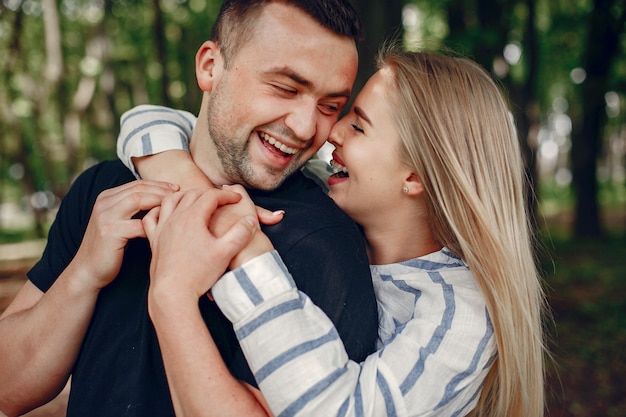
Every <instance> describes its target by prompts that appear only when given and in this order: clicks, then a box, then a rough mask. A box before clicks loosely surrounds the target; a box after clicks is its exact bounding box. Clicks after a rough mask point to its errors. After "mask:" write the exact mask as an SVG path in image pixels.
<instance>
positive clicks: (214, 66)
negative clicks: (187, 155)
mask: <svg viewBox="0 0 626 417" xmlns="http://www.w3.org/2000/svg"><path fill="white" fill-rule="evenodd" d="M356 22H357V20H356V17H355V15H354V12H353V10H352V9H351V8H350V7H349V5H348V4H347V3H346V2H344V1H340V0H320V1H318V2H310V1H264V2H261V1H242V0H235V1H226V2H225V4H224V5H223V6H222V10H221V11H220V15H219V16H218V19H217V22H216V28H214V32H213V34H212V41H209V42H205V43H204V44H203V45H202V46H201V47H200V50H199V51H198V54H197V57H196V74H197V78H198V85H199V86H200V87H201V88H202V89H203V90H204V91H205V94H204V98H203V102H202V106H201V109H200V113H199V121H198V124H197V126H196V127H195V129H194V134H193V141H192V145H191V153H192V156H193V159H194V161H195V162H197V164H198V165H199V166H200V167H201V169H202V171H203V172H204V174H206V175H207V177H208V178H209V180H210V181H211V182H212V183H213V184H215V185H222V184H230V183H242V184H245V185H246V186H247V187H249V188H250V189H253V188H256V189H258V191H256V192H255V191H252V192H251V193H252V194H253V195H254V197H253V198H254V200H255V203H256V204H258V205H260V206H263V207H266V208H269V209H271V210H277V209H286V211H287V214H286V215H285V218H284V220H283V221H282V222H281V223H279V224H278V225H276V226H274V227H267V228H266V229H265V231H266V233H267V234H268V236H269V237H270V239H272V241H273V244H274V246H275V247H276V248H277V250H279V251H280V252H281V253H282V254H283V257H284V258H285V262H286V263H287V264H288V266H289V268H290V269H291V271H292V274H293V275H294V279H295V280H296V281H297V282H298V286H299V287H300V288H301V289H302V290H303V291H305V292H307V293H309V296H310V297H311V298H312V299H313V300H314V301H315V302H316V304H318V305H319V306H320V307H321V308H323V309H324V310H325V311H326V313H327V314H328V315H329V317H330V318H331V319H332V320H333V321H334V322H335V324H336V326H337V328H338V330H339V333H340V335H341V337H342V339H343V340H344V343H345V344H346V346H347V347H348V351H349V354H350V356H351V357H352V358H353V359H355V360H361V359H363V358H364V357H365V356H366V355H367V354H368V353H369V352H370V350H371V349H372V348H373V347H374V341H375V338H376V330H377V318H376V307H375V299H374V295H373V291H372V288H371V281H370V276H369V268H368V263H367V259H366V256H365V248H364V246H363V242H362V240H361V236H360V234H359V231H358V229H357V228H356V226H355V225H354V224H353V223H352V222H350V221H349V219H348V218H347V216H345V215H344V214H343V213H342V212H341V211H340V210H339V209H338V208H337V207H336V206H335V205H334V204H333V203H332V202H331V201H330V200H328V199H327V197H325V196H324V195H323V193H321V192H320V191H319V189H318V188H317V187H316V186H315V185H313V184H311V183H310V182H308V181H307V180H306V179H305V178H304V177H303V176H302V174H301V173H300V172H299V171H298V169H299V167H300V166H301V165H302V164H303V163H304V162H305V161H306V160H307V159H308V158H309V157H311V156H312V155H313V154H314V153H315V152H316V151H317V149H318V148H319V147H320V146H321V144H322V143H323V141H324V140H325V139H326V137H327V135H328V133H329V130H330V128H331V126H332V125H333V123H334V122H335V121H336V119H337V116H338V114H339V112H340V110H341V108H342V107H343V106H344V105H345V104H346V102H347V100H348V96H349V94H350V89H351V86H352V83H353V81H354V78H355V75H356V70H357V53H356V45H355V36H356V33H357V32H358V23H356ZM276 143H278V144H279V146H278V147H279V148H281V149H280V150H279V149H278V148H277V146H276ZM283 145H284V146H283ZM132 180H133V177H132V174H131V173H130V172H129V171H128V170H126V169H125V168H124V167H123V166H122V165H121V164H120V163H119V162H105V163H102V164H99V165H97V166H96V167H94V168H92V169H90V170H88V171H87V172H86V173H84V174H83V175H82V176H81V177H80V178H79V179H78V180H77V181H76V183H75V184H74V185H73V187H72V189H71V190H70V192H69V193H68V195H67V196H66V198H65V199H64V201H63V204H62V207H61V208H60V211H59V215H58V217H57V220H56V221H55V224H54V225H53V227H52V228H51V230H50V235H49V244H48V246H47V248H46V251H45V252H44V255H43V258H42V260H41V261H40V262H39V263H38V264H37V265H36V266H35V267H34V268H33V269H32V270H31V271H30V272H29V281H28V282H27V283H26V284H25V285H24V287H23V288H22V290H21V291H20V292H19V294H18V295H17V297H16V298H15V300H14V301H13V303H12V304H11V305H10V306H9V307H8V308H7V310H6V311H5V313H4V314H3V316H2V318H1V319H0V357H2V358H3V360H2V361H1V363H0V410H1V411H2V412H4V413H5V414H7V415H18V414H21V413H23V412H25V411H27V410H29V409H32V408H34V407H36V406H38V405H41V404H43V403H45V402H46V401H48V400H49V399H50V398H52V397H54V395H56V393H58V392H59V391H60V390H61V389H62V387H63V386H64V385H65V383H66V381H67V380H68V377H69V376H70V375H71V376H72V389H71V392H70V400H69V405H68V416H90V417H91V416H100V415H102V416H118V415H128V416H160V415H167V416H170V415H173V413H174V412H173V407H172V401H171V398H170V396H169V390H168V384H167V379H166V375H165V371H164V367H163V360H162V357H161V350H160V348H159V341H158V340H157V335H156V333H155V331H154V328H153V326H152V323H151V320H150V317H149V315H148V308H147V293H148V287H149V273H148V271H149V264H150V249H149V246H148V243H147V241H146V240H145V239H135V238H138V237H144V236H145V233H144V231H143V228H142V227H141V223H140V221H139V220H137V219H136V216H135V215H136V213H137V212H139V211H143V210H149V209H151V208H153V207H156V206H158V205H160V203H161V201H162V199H163V198H164V197H165V196H168V195H170V194H172V192H173V191H174V189H175V188H176V187H173V188H172V187H170V186H169V185H167V184H164V183H158V182H149V181H146V182H139V183H137V182H133V183H129V182H131V181H132ZM126 183H128V184H126ZM111 187H116V188H113V189H110V188H111ZM108 189H110V190H108ZM103 190H107V191H104V192H102V191H103ZM101 192H102V194H101V195H100V196H99V197H97V198H96V196H98V194H99V193H101ZM92 208H93V213H92ZM90 217H91V219H90ZM89 219H90V220H89ZM81 242H82V243H81ZM122 256H123V257H122ZM287 259H289V260H287ZM120 266H121V269H120ZM118 270H119V273H118V272H117V271H118ZM181 274H184V271H181ZM199 306H200V309H201V311H202V317H203V320H204V321H205V322H206V324H207V326H208V328H209V329H210V332H211V335H212V336H213V338H214V339H215V342H216V343H217V345H218V348H220V352H221V353H222V355H223V357H224V360H225V362H226V363H227V364H228V365H229V369H230V371H231V372H232V373H233V374H234V376H235V377H236V378H238V379H241V380H243V381H246V382H247V383H249V384H254V380H253V379H252V377H251V375H250V372H249V370H248V368H247V365H246V364H245V360H244V359H243V356H242V354H241V351H240V350H237V349H236V347H237V345H236V340H235V337H234V335H233V333H232V328H230V324H229V323H228V322H227V321H226V320H225V319H224V318H223V316H221V314H220V313H219V310H218V309H217V308H216V307H215V306H214V305H213V304H212V303H211V302H210V301H209V300H208V299H207V297H200V300H199ZM181 324H182V323H181ZM213 411H215V410H213Z"/></svg>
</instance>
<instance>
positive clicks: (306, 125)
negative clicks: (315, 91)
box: [285, 99, 318, 141]
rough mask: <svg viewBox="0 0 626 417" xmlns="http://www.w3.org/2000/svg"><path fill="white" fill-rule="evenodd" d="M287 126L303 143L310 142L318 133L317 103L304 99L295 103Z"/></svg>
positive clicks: (286, 121)
mask: <svg viewBox="0 0 626 417" xmlns="http://www.w3.org/2000/svg"><path fill="white" fill-rule="evenodd" d="M293 104H294V106H293V107H292V108H291V110H290V112H289V114H288V115H287V118H286V120H285V124H286V125H287V127H288V128H290V129H291V130H292V131H293V132H294V134H295V135H296V137H297V138H298V139H300V140H303V141H308V140H309V139H311V138H312V137H313V136H315V133H316V131H317V118H318V112H317V103H315V102H313V101H312V100H307V99H302V100H299V101H298V102H297V103H293Z"/></svg>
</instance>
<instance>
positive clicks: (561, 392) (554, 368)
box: [542, 236, 626, 417]
mask: <svg viewBox="0 0 626 417" xmlns="http://www.w3.org/2000/svg"><path fill="white" fill-rule="evenodd" d="M544 243H545V246H546V248H547V251H548V253H547V254H546V255H543V256H542V268H543V270H544V276H545V280H546V283H547V286H548V299H549V303H550V307H551V309H552V313H553V315H554V325H551V326H549V338H550V340H549V347H550V350H551V352H552V354H553V356H554V359H555V363H553V364H551V365H549V367H548V381H549V390H550V392H549V414H548V415H550V416H559V417H564V416H589V417H592V416H593V417H595V416H607V417H612V416H616V417H617V416H626V396H624V387H625V386H626V355H625V354H624V346H626V238H624V236H618V237H607V238H604V239H601V240H600V239H599V240H587V241H577V240H571V239H558V240H556V239H555V238H554V237H552V238H551V239H550V240H548V239H544Z"/></svg>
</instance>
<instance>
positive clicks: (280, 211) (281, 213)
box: [272, 210, 285, 216]
mask: <svg viewBox="0 0 626 417" xmlns="http://www.w3.org/2000/svg"><path fill="white" fill-rule="evenodd" d="M283 214H285V210H276V211H274V212H272V216H282V215H283Z"/></svg>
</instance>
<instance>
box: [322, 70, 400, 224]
mask: <svg viewBox="0 0 626 417" xmlns="http://www.w3.org/2000/svg"><path fill="white" fill-rule="evenodd" d="M391 77H392V74H391V72H390V70H389V69H382V70H380V71H378V72H377V73H375V74H374V75H373V76H372V77H371V78H370V79H369V81H368V82H367V84H365V86H364V87H363V89H362V90H361V92H360V93H359V95H358V96H357V97H356V99H355V101H354V105H353V107H352V109H351V110H350V113H348V114H347V115H346V116H345V117H343V118H342V119H341V120H340V121H338V122H337V123H336V124H335V126H334V127H333V129H332V130H331V133H330V137H329V142H331V143H332V144H333V145H335V147H336V150H335V152H334V153H333V160H332V161H331V165H332V166H333V168H334V170H335V172H336V174H334V175H332V176H331V177H330V178H329V180H328V184H329V186H330V193H329V195H330V197H331V198H332V199H333V200H334V201H335V203H336V204H337V205H338V206H339V207H341V208H342V209H343V210H344V211H345V212H346V213H348V214H349V215H350V216H351V217H352V218H353V219H354V220H355V221H356V222H357V223H359V224H361V225H362V226H364V227H368V226H369V225H372V224H374V223H373V222H376V221H380V219H381V217H383V216H384V215H385V214H386V213H389V212H393V209H394V207H397V204H398V202H399V199H401V198H402V187H403V184H404V180H405V179H406V178H407V177H409V176H410V174H411V172H410V171H409V169H408V168H406V166H403V165H402V164H401V162H400V137H399V135H398V133H397V131H396V126H395V123H394V121H393V118H392V112H393V109H392V108H391V103H390V102H389V100H388V98H387V95H388V94H392V91H393V90H391V89H390V85H391V80H392V78H391ZM337 171H339V172H337Z"/></svg>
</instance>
